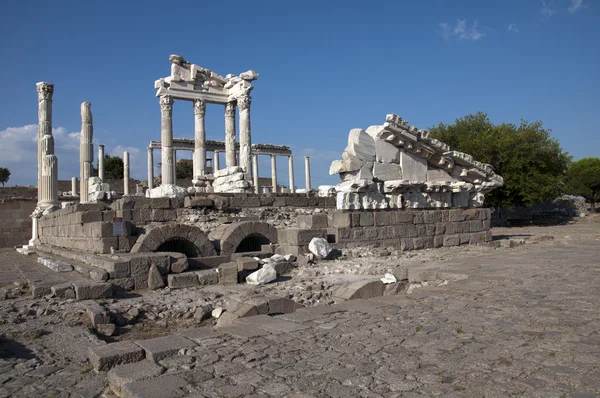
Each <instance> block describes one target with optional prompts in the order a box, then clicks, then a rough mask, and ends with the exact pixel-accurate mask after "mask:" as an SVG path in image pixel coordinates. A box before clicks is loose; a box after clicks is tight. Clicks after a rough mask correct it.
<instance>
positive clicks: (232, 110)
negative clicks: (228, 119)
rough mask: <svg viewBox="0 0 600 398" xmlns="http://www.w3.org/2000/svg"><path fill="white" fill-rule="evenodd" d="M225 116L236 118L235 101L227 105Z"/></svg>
mask: <svg viewBox="0 0 600 398" xmlns="http://www.w3.org/2000/svg"><path fill="white" fill-rule="evenodd" d="M225 116H235V101H230V102H228V103H226V104H225Z"/></svg>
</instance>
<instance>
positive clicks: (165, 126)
mask: <svg viewBox="0 0 600 398" xmlns="http://www.w3.org/2000/svg"><path fill="white" fill-rule="evenodd" d="M160 142H161V147H162V150H161V152H162V175H161V177H162V184H161V185H174V184H175V181H174V179H173V176H174V175H175V173H174V171H173V170H174V168H175V164H174V163H173V97H171V96H170V95H163V96H161V97H160Z"/></svg>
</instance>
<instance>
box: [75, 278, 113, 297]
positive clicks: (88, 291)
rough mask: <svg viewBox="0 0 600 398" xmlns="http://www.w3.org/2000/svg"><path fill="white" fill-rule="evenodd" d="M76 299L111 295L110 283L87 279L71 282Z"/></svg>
mask: <svg viewBox="0 0 600 398" xmlns="http://www.w3.org/2000/svg"><path fill="white" fill-rule="evenodd" d="M73 287H74V288H75V296H76V297H77V300H90V299H99V298H106V297H110V296H111V295H112V284H111V283H97V282H89V281H77V282H73Z"/></svg>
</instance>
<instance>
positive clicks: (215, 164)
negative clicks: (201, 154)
mask: <svg viewBox="0 0 600 398" xmlns="http://www.w3.org/2000/svg"><path fill="white" fill-rule="evenodd" d="M220 153H221V151H214V155H213V157H214V159H213V173H214V172H215V171H217V170H219V154H220Z"/></svg>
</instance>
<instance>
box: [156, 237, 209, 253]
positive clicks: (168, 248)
mask: <svg viewBox="0 0 600 398" xmlns="http://www.w3.org/2000/svg"><path fill="white" fill-rule="evenodd" d="M156 251H157V252H177V253H183V254H185V255H186V256H187V257H188V258H190V257H199V255H198V248H197V247H196V245H194V244H193V243H192V242H190V241H189V240H187V239H184V238H179V237H175V238H169V239H167V240H166V241H164V242H163V244H161V245H160V246H158V249H156Z"/></svg>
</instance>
